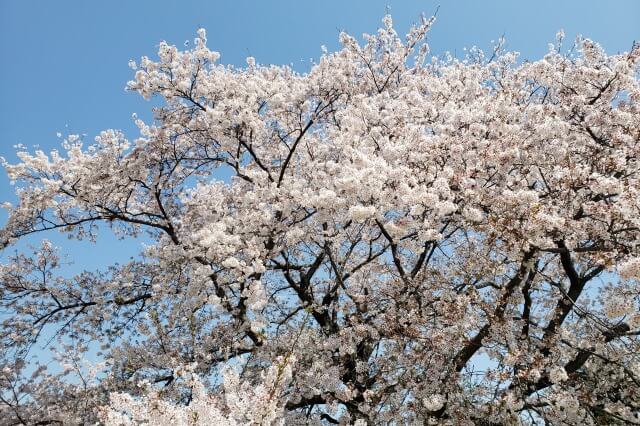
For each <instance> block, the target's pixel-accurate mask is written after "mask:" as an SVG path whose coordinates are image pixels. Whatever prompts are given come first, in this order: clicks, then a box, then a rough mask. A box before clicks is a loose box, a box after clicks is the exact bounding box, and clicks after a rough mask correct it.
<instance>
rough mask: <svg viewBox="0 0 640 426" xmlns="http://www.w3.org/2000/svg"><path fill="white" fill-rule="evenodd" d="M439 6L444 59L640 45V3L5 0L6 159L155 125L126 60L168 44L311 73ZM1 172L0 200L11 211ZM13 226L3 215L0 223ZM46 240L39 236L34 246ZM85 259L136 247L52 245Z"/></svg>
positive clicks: (0, 130) (0, 22)
mask: <svg viewBox="0 0 640 426" xmlns="http://www.w3.org/2000/svg"><path fill="white" fill-rule="evenodd" d="M438 5H439V6H440V8H439V11H438V15H437V16H438V20H437V23H436V25H435V26H434V28H433V30H432V32H431V35H430V37H429V42H430V44H431V47H432V51H433V52H434V53H436V54H439V53H442V52H444V51H447V50H448V51H451V52H452V53H453V52H456V53H457V54H458V55H460V53H461V52H462V49H463V48H464V47H471V46H473V45H478V46H480V47H488V46H489V44H490V41H491V40H494V39H497V38H498V37H499V36H501V35H502V34H504V35H505V36H506V38H507V47H508V48H509V49H511V50H517V51H519V52H521V53H522V57H523V58H525V59H538V58H540V57H541V56H542V55H544V53H545V52H546V50H547V44H548V43H549V42H553V41H554V36H555V33H556V32H557V31H558V30H559V29H561V28H562V29H564V30H565V32H566V35H567V39H568V40H571V39H573V37H575V35H576V34H582V35H584V36H586V37H589V38H592V39H594V40H596V41H598V42H600V43H601V44H602V45H603V46H604V48H605V49H606V50H607V52H609V53H615V52H620V51H626V50H628V49H629V48H630V47H631V45H632V43H633V41H634V40H640V1H634V0H626V1H623V0H617V1H616V0H609V1H606V2H601V1H590V0H589V1H587V0H577V1H562V0H555V1H549V0H537V1H528V2H525V1H517V0H505V1H473V0H468V1H446V0H439V1H432V0H424V1H409V0H406V1H393V0H383V1H378V0H366V1H365V0H360V1H348V0H341V1H335V0H323V1H316V2H304V1H294V0H288V1H257V0H254V1H247V0H245V1H241V0H236V1H227V2H221V1H204V0H200V1H198V0H181V1H161V0H136V1H125V0H109V1H89V0H57V1H44V0H42V1H34V0H0V85H1V88H0V89H1V92H0V135H1V140H0V155H1V156H4V157H6V158H7V159H9V160H10V161H13V160H14V159H15V156H14V149H13V145H15V144H19V143H21V144H24V145H26V146H34V145H38V146H39V147H40V148H41V149H44V150H45V151H48V150H50V149H52V148H55V147H58V146H59V140H58V139H57V138H56V132H62V133H78V134H83V133H84V134H87V139H89V140H91V139H92V138H93V137H94V136H95V135H96V134H97V133H98V132H99V131H100V130H103V129H107V128H119V129H123V130H125V131H126V132H127V133H128V136H129V138H130V139H134V138H135V137H136V136H137V135H136V134H135V133H134V130H133V129H134V127H133V126H132V123H131V118H130V117H131V114H132V113H133V112H137V113H138V114H139V115H140V116H141V117H143V118H146V117H149V110H150V104H149V103H148V102H145V101H143V100H142V99H141V98H140V97H139V96H138V95H136V94H133V93H126V92H125V91H124V86H125V84H126V82H127V80H129V79H130V78H131V77H132V74H133V72H132V71H131V70H130V69H129V68H128V66H127V62H128V61H129V59H138V58H139V57H140V56H142V55H149V56H152V55H154V54H155V51H156V47H157V45H158V43H159V42H160V41H161V40H166V41H168V42H170V43H173V44H176V45H178V46H182V44H183V43H184V42H185V40H191V39H193V37H194V35H195V31H196V29H197V28H199V27H205V28H206V29H207V34H208V39H209V46H210V47H211V48H212V49H214V50H218V51H220V52H221V54H222V61H223V62H224V63H229V64H236V65H243V64H244V63H245V62H244V61H245V58H246V56H249V55H251V56H255V57H256V59H257V60H258V62H261V63H276V64H282V63H292V64H293V66H294V68H296V69H298V70H300V71H304V70H305V69H307V67H308V63H309V62H308V61H309V58H317V57H318V56H319V54H320V46H321V45H326V46H327V47H328V48H329V49H330V50H331V49H334V48H336V47H337V46H338V43H337V38H338V33H339V31H340V30H346V31H348V32H349V33H351V34H353V35H356V36H360V35H361V34H362V33H363V32H373V31H375V29H376V28H377V26H378V25H379V23H380V19H381V18H382V16H383V15H384V14H385V12H386V10H387V9H388V10H389V11H390V12H391V14H392V16H393V18H394V21H395V22H396V27H397V29H398V30H399V32H401V33H402V32H403V31H405V30H406V29H407V28H408V27H409V24H410V23H411V22H413V21H415V20H416V19H417V18H418V16H419V14H420V13H421V12H425V13H426V14H428V15H429V14H431V13H433V12H434V11H435V10H436V7H437V6H438ZM13 189H14V188H13V187H11V186H10V185H9V182H8V180H7V178H6V174H5V173H4V172H0V201H13V200H14V199H15V198H14V196H13ZM5 218H6V215H5V214H4V213H2V214H0V223H2V222H3V221H4V220H5ZM43 236H44V235H40V236H38V237H35V238H33V239H32V240H31V241H32V242H36V241H37V240H39V239H40V238H42V237H43ZM47 238H49V239H51V240H52V241H54V243H56V244H57V245H61V246H63V249H64V251H66V252H68V253H70V255H71V258H73V259H74V260H75V261H76V266H75V267H72V268H70V269H68V272H71V271H77V270H78V269H81V268H83V267H84V268H89V269H90V268H93V267H95V266H98V265H105V264H108V263H111V262H112V261H115V260H118V261H123V260H126V258H127V257H128V256H129V255H131V254H133V253H135V251H136V247H137V246H136V245H137V244H139V243H137V242H121V241H118V240H115V239H114V238H112V237H110V236H109V235H108V233H103V234H102V236H101V237H100V239H99V241H98V245H97V246H92V245H90V244H88V243H87V244H80V243H69V242H66V241H65V240H64V238H61V237H60V236H58V235H56V234H52V235H47Z"/></svg>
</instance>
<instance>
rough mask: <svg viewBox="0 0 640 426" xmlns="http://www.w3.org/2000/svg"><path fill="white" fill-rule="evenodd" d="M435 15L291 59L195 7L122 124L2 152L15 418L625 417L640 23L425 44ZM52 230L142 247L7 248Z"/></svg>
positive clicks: (638, 320) (639, 392)
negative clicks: (71, 256) (92, 251)
mask: <svg viewBox="0 0 640 426" xmlns="http://www.w3.org/2000/svg"><path fill="white" fill-rule="evenodd" d="M432 23H433V19H422V20H421V21H420V22H419V23H418V24H417V25H415V26H414V27H412V29H411V30H410V32H409V34H408V35H407V36H406V37H405V38H401V37H399V36H398V35H397V34H396V32H395V31H394V29H393V26H392V22H391V18H390V17H388V16H387V17H385V18H384V20H383V26H382V28H381V29H379V30H378V31H377V32H376V33H375V34H373V35H365V36H364V40H363V41H362V42H359V41H358V40H356V39H355V38H353V37H351V36H349V35H347V34H344V33H343V34H341V36H340V41H341V43H342V48H341V49H340V50H339V51H337V52H335V53H328V52H326V51H325V52H324V53H323V55H322V56H321V58H320V59H319V61H318V62H317V63H314V64H313V65H312V67H311V69H310V71H309V72H307V73H304V74H301V73H297V72H295V71H294V70H292V69H291V68H289V67H287V66H272V65H270V66H266V65H260V64H259V63H257V62H256V61H255V60H254V59H253V58H248V59H247V66H246V67H244V68H236V67H231V66H226V65H221V64H220V63H219V62H218V59H219V54H218V53H217V52H214V51H212V50H209V48H208V47H207V44H206V42H207V40H206V34H205V31H204V30H202V29H201V30H198V35H197V38H196V39H195V44H194V47H193V48H192V49H190V50H179V49H177V48H176V47H174V46H170V45H168V44H166V43H161V44H160V47H159V51H158V59H157V60H152V59H150V58H148V57H143V58H142V59H141V61H139V64H136V63H133V62H132V63H131V64H130V65H131V66H132V68H134V69H135V70H136V71H135V78H134V79H133V80H132V81H131V82H129V84H128V88H129V89H130V90H132V91H136V92H138V93H139V94H140V95H141V96H143V97H144V98H146V99H149V98H152V97H156V98H160V99H161V100H162V106H160V107H158V108H156V109H154V119H153V122H150V123H149V122H143V120H141V119H139V118H137V117H135V116H134V120H135V123H136V124H137V126H138V127H139V130H140V136H139V137H138V138H137V139H135V140H133V141H129V140H128V139H126V138H125V135H124V134H123V133H122V132H120V131H117V130H107V131H104V132H102V133H101V134H100V135H99V136H97V137H96V138H95V143H93V144H90V145H88V144H85V143H83V141H82V140H81V139H80V138H78V137H77V136H73V135H71V136H68V137H66V139H65V141H64V143H63V147H62V149H61V150H59V151H53V152H51V153H49V154H46V153H44V152H41V151H36V152H35V153H28V152H19V153H18V156H19V158H20V162H19V163H17V164H8V163H7V162H6V161H5V168H6V170H7V172H8V174H9V176H10V178H11V179H12V180H13V181H15V182H16V183H17V186H18V188H19V189H18V190H17V196H18V201H17V203H16V205H15V206H11V205H7V206H6V207H7V208H8V211H9V219H8V221H7V223H6V225H5V227H4V228H3V230H2V231H1V235H0V237H1V239H2V245H3V246H4V247H5V249H4V250H5V252H7V254H8V257H7V258H8V261H7V262H5V264H3V265H2V266H0V303H1V306H2V308H1V309H2V323H1V327H0V345H1V347H2V351H1V352H0V363H1V364H2V366H1V367H2V372H1V373H0V397H1V399H0V402H1V408H0V418H2V419H3V422H6V423H7V424H82V423H87V424H90V423H95V422H102V423H106V424H113V425H120V424H140V423H148V424H184V425H186V424H228V425H235V424H265V425H266V424H356V425H366V424H389V423H392V422H393V423H394V424H399V423H402V424H405V423H406V424H414V423H415V424H452V425H454V424H455V425H473V424H478V425H498V424H500V425H510V424H558V425H559V424H563V425H566V424H569V425H588V424H640V339H639V338H638V336H639V334H640V313H639V305H640V245H639V242H640V240H639V237H640V181H639V179H640V164H639V158H638V156H639V155H640V83H639V79H638V75H639V74H638V73H639V71H640V69H639V65H638V64H639V61H640V46H637V45H634V46H633V47H632V48H631V49H630V52H628V53H622V54H618V55H613V56H609V55H607V54H606V53H605V52H604V51H603V49H602V48H601V47H600V46H599V45H598V44H596V43H595V42H593V41H591V40H588V39H581V38H579V39H577V41H576V42H575V43H574V45H573V47H569V48H568V49H564V48H562V45H561V44H562V39H563V36H562V34H559V35H558V40H557V42H556V43H555V45H552V46H551V47H550V50H549V53H548V54H547V55H546V56H545V57H544V58H543V59H541V60H538V61H535V62H527V61H524V62H522V61H519V60H518V56H517V54H515V53H510V52H506V51H504V49H503V44H502V42H500V43H498V44H497V45H496V46H495V49H494V51H493V52H492V54H491V55H486V56H485V55H484V54H483V53H482V52H481V51H480V50H478V49H471V50H470V51H469V53H468V55H467V56H466V57H465V58H464V59H457V58H452V57H450V56H443V57H433V58H430V57H429V49H428V45H427V43H426V42H425V37H426V34H427V32H428V30H429V28H430V26H431V25H432ZM56 229H57V230H58V231H60V232H62V233H65V234H67V235H68V236H69V237H71V238H78V239H90V240H91V239H95V238H96V236H97V233H98V231H101V232H105V231H112V232H114V233H115V234H117V235H119V236H122V237H128V236H134V237H135V236H145V238H147V239H148V240H151V243H149V244H146V245H145V246H144V248H143V249H142V250H141V252H140V253H139V256H137V257H135V258H134V259H133V260H131V261H130V262H128V263H125V264H114V265H112V266H110V267H109V268H107V269H105V270H102V271H86V272H83V273H80V274H77V275H75V276H73V277H66V276H64V274H62V273H61V272H60V265H61V263H62V260H61V255H60V254H59V252H58V250H57V249H56V248H55V247H54V246H53V245H52V244H51V243H49V242H47V241H44V242H43V244H42V246H41V247H40V248H38V249H36V250H34V253H33V254H29V253H23V252H16V253H14V254H10V253H9V252H10V246H11V245H12V244H13V243H14V242H15V241H17V240H19V239H21V238H23V237H25V236H29V235H31V234H41V233H42V234H43V235H44V233H45V231H51V230H56ZM43 346H45V347H47V348H50V349H51V350H52V351H53V354H52V359H54V360H56V362H57V365H59V366H60V368H58V369H55V368H50V367H47V363H46V362H43V361H41V360H39V359H38V358H37V357H36V356H35V355H34V353H35V352H37V351H36V350H35V349H34V348H39V347H43ZM98 348H99V352H98V354H97V355H95V354H93V355H91V357H93V358H91V357H90V356H89V354H90V353H92V351H96V350H98ZM40 353H42V352H41V351H40ZM96 357H97V358H98V359H99V360H100V362H95V359H96ZM89 359H93V360H94V361H93V362H91V361H90V360H89ZM49 364H50V365H51V363H49Z"/></svg>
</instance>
